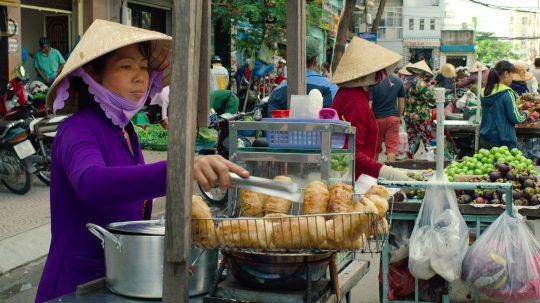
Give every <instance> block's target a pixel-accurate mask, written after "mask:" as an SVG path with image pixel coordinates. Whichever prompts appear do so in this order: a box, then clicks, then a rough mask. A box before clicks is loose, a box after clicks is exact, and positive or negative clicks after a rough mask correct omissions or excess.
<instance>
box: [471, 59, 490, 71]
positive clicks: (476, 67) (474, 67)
mask: <svg viewBox="0 0 540 303" xmlns="http://www.w3.org/2000/svg"><path fill="white" fill-rule="evenodd" d="M478 64H480V62H478V61H474V63H473V64H471V67H469V72H470V73H477V72H478ZM481 66H482V68H481V69H482V71H485V70H488V68H487V66H485V65H484V64H481Z"/></svg>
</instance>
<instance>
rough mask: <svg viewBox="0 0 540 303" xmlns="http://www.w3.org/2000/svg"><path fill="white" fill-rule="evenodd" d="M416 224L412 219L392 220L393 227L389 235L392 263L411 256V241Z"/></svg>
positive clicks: (389, 250)
mask: <svg viewBox="0 0 540 303" xmlns="http://www.w3.org/2000/svg"><path fill="white" fill-rule="evenodd" d="M413 227H414V225H413V224H412V221H396V220H394V221H393V222H392V229H391V230H390V235H389V237H388V253H389V254H390V263H395V262H398V261H401V260H403V259H405V258H407V257H408V256H409V241H410V237H411V232H412V230H413Z"/></svg>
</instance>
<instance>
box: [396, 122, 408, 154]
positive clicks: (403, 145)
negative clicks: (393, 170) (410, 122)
mask: <svg viewBox="0 0 540 303" xmlns="http://www.w3.org/2000/svg"><path fill="white" fill-rule="evenodd" d="M408 150H409V135H407V127H406V126H405V121H404V120H403V119H401V126H400V127H399V146H398V154H399V155H400V156H401V155H406V154H407V151H408Z"/></svg>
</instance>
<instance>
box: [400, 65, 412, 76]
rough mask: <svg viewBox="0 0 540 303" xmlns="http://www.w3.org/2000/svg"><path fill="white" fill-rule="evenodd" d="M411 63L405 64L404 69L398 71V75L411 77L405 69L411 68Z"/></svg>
mask: <svg viewBox="0 0 540 303" xmlns="http://www.w3.org/2000/svg"><path fill="white" fill-rule="evenodd" d="M411 65H412V63H411V62H409V63H407V65H405V66H404V67H402V68H401V69H400V70H399V71H398V74H402V75H405V76H410V75H412V74H411V73H410V72H409V71H408V70H407V67H409V66H411Z"/></svg>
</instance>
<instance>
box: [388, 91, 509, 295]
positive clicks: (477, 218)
mask: <svg viewBox="0 0 540 303" xmlns="http://www.w3.org/2000/svg"><path fill="white" fill-rule="evenodd" d="M435 95H436V98H437V126H438V127H437V159H436V172H435V173H436V177H437V178H436V179H438V180H441V179H442V177H443V176H444V159H443V154H444V153H443V150H444V126H445V121H444V114H443V112H444V88H436V89H435ZM477 117H478V114H477ZM439 126H440V127H439ZM378 183H379V184H381V185H384V186H386V187H394V188H401V189H418V188H426V187H427V186H428V184H429V186H437V185H441V186H448V187H450V188H452V189H462V190H475V189H489V190H504V191H505V192H506V212H507V213H508V214H509V215H511V216H512V215H513V210H512V206H513V202H512V183H487V182H486V183H472V182H450V183H441V184H436V183H434V182H429V183H428V182H420V181H386V180H384V179H379V180H378ZM396 203H401V202H396ZM417 204H419V203H417ZM393 206H394V202H392V206H391V210H390V213H389V215H388V216H389V219H390V220H389V221H390V222H389V226H390V228H391V226H392V221H393V220H409V221H413V222H416V219H417V217H418V212H412V213H400V212H394V209H393ZM460 211H461V210H460ZM462 215H463V218H464V219H465V221H466V222H474V223H475V229H476V235H477V237H478V236H479V235H480V232H481V229H480V224H481V223H491V222H494V221H495V220H496V219H497V218H498V215H484V214H467V213H462ZM389 261H390V260H389V253H388V241H384V244H383V249H382V256H381V262H382V268H383V272H382V294H381V296H382V297H381V301H382V302H383V303H387V302H415V303H417V302H420V298H419V287H418V279H416V278H415V279H414V301H409V300H404V301H400V300H393V301H390V300H389V299H388V292H389V279H388V272H389ZM444 284H445V286H444V287H443V289H442V293H441V297H442V298H441V301H442V302H443V303H449V302H450V295H449V293H450V289H451V285H450V283H448V282H446V281H445V283H444ZM437 299H438V298H435V300H437ZM475 302H479V294H478V292H475Z"/></svg>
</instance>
